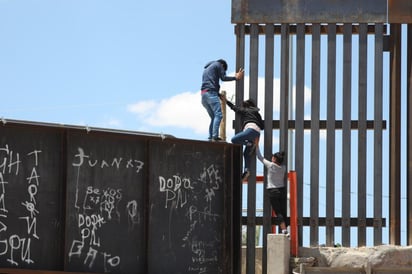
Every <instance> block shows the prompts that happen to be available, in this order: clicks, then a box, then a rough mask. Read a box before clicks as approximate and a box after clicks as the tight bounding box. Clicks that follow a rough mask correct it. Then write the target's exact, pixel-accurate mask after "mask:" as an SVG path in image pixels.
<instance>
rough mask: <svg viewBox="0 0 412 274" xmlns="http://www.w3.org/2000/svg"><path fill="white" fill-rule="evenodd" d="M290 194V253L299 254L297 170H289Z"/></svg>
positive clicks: (295, 255)
mask: <svg viewBox="0 0 412 274" xmlns="http://www.w3.org/2000/svg"><path fill="white" fill-rule="evenodd" d="M288 178H289V188H290V190H289V194H290V201H289V203H290V205H289V207H290V208H289V209H290V253H291V254H292V256H294V257H297V256H298V250H299V246H298V199H297V198H298V189H297V177H296V171H293V170H291V171H289V173H288Z"/></svg>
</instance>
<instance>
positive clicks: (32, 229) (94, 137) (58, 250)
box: [0, 119, 241, 274]
mask: <svg viewBox="0 0 412 274" xmlns="http://www.w3.org/2000/svg"><path fill="white" fill-rule="evenodd" d="M240 164H241V149H240V147H239V146H235V145H232V144H228V143H211V142H201V141H189V140H183V139H178V138H174V137H173V136H168V135H160V134H150V133H143V132H131V131H115V130H106V129H97V128H82V127H74V126H60V125H54V124H41V123H33V122H25V121H6V120H4V119H3V120H2V124H0V185H1V187H0V269H1V268H3V269H4V270H0V272H2V273H3V272H4V273H28V272H27V271H28V269H30V270H38V271H40V270H41V271H46V270H47V271H48V272H45V273H53V272H54V271H55V273H57V272H59V271H60V272H62V271H71V272H93V273H133V274H134V273H153V274H154V273H204V272H205V273H239V272H240V260H239V258H240V234H241V231H240V229H241V226H240V216H241V200H240V195H241V191H240V184H239V182H240V175H239V174H240V172H233V170H238V171H240ZM6 268H10V269H6ZM13 269H14V271H13ZM33 273H37V272H33ZM39 273H40V272H39ZM41 273H43V272H41Z"/></svg>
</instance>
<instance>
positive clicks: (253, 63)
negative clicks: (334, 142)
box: [246, 24, 259, 274]
mask: <svg viewBox="0 0 412 274" xmlns="http://www.w3.org/2000/svg"><path fill="white" fill-rule="evenodd" d="M258 56H259V29H258V25H257V24H252V25H251V26H250V56H249V57H250V71H249V75H250V80H249V81H250V82H249V97H250V98H252V99H254V100H255V101H256V102H257V87H258V84H257V83H258ZM252 166H256V157H253V158H252V159H251V161H250V167H252ZM250 171H251V176H250V177H249V179H248V185H247V190H248V196H247V220H248V222H247V232H246V233H247V251H246V254H247V256H246V258H247V261H246V273H247V274H253V273H255V264H256V262H255V261H256V260H255V257H256V169H255V168H253V169H252V168H251V169H250Z"/></svg>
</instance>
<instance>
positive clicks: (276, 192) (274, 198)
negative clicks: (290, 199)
mask: <svg viewBox="0 0 412 274" xmlns="http://www.w3.org/2000/svg"><path fill="white" fill-rule="evenodd" d="M286 195H287V193H286V187H280V188H269V189H268V196H269V199H270V204H271V205H272V209H273V210H274V211H275V213H276V224H280V223H282V222H285V224H286V226H288V224H287V223H286V216H287V209H286V206H287V196H286Z"/></svg>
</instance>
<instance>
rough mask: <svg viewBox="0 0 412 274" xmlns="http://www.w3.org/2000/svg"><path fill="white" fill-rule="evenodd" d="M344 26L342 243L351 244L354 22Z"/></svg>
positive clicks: (344, 244)
mask: <svg viewBox="0 0 412 274" xmlns="http://www.w3.org/2000/svg"><path fill="white" fill-rule="evenodd" d="M343 28H344V29H343V79H342V80H343V86H342V88H343V90H342V92H343V96H342V97H343V121H342V245H343V246H350V200H351V197H350V191H351V100H352V90H351V83H352V76H351V75H352V69H351V64H352V24H344V27H343Z"/></svg>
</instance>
